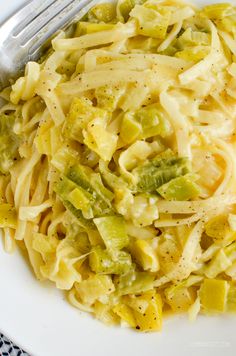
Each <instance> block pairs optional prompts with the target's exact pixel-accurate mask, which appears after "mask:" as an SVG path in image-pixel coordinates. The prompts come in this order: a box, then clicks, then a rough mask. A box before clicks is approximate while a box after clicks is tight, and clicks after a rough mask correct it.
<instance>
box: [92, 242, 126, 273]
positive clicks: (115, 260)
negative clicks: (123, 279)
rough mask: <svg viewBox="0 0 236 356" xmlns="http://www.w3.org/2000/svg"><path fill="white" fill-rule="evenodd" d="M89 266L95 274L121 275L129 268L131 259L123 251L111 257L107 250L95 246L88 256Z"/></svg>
mask: <svg viewBox="0 0 236 356" xmlns="http://www.w3.org/2000/svg"><path fill="white" fill-rule="evenodd" d="M89 265H90V267H91V270H92V271H93V272H95V273H106V274H109V273H111V274H123V273H126V272H128V271H129V269H130V268H131V266H132V264H131V257H130V255H129V254H128V253H127V252H125V251H116V254H115V257H112V256H111V255H110V254H109V253H108V252H107V250H105V249H102V248H101V247H100V246H95V247H93V248H92V250H91V254H90V255H89Z"/></svg>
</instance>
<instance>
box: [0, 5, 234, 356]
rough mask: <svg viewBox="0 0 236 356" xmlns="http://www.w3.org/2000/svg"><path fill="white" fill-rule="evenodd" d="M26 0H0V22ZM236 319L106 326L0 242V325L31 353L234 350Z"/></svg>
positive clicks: (184, 354) (135, 355)
mask: <svg viewBox="0 0 236 356" xmlns="http://www.w3.org/2000/svg"><path fill="white" fill-rule="evenodd" d="M195 2H196V3H199V4H203V3H204V0H199V1H195ZM209 2H213V1H212V0H209ZM23 3H24V0H9V1H8V2H7V1H6V0H0V22H1V21H2V20H3V19H4V18H6V17H7V16H8V15H9V14H10V13H12V11H13V10H15V9H17V8H18V7H19V5H21V4H23ZM235 325H236V317H233V316H222V317H203V316H202V317H199V318H198V320H197V321H196V322H195V323H190V322H188V320H186V318H185V317H176V318H169V319H167V320H165V321H164V327H163V331H162V333H152V334H141V333H140V334H138V333H135V332H133V331H130V330H128V329H121V328H109V327H106V326H104V325H103V324H102V323H100V322H98V321H96V320H94V319H92V318H91V317H90V316H88V315H87V314H84V313H81V312H79V311H78V310H77V309H74V308H73V307H71V306H70V305H69V304H68V303H67V301H66V300H65V297H64V295H63V293H60V292H58V291H57V290H56V289H55V288H54V287H53V286H51V285H48V284H45V283H39V282H37V281H36V280H35V278H34V276H33V275H32V274H31V272H30V269H29V267H28V265H27V263H26V262H25V260H24V259H23V257H22V256H20V254H19V253H18V252H17V253H15V255H14V256H11V255H7V254H6V253H5V252H4V251H3V248H2V244H1V243H0V330H1V332H3V333H4V334H5V335H7V336H8V337H9V338H11V339H12V340H14V341H15V342H16V343H17V344H18V345H20V346H21V347H23V348H24V349H25V350H27V351H28V352H29V353H30V354H31V355H33V356H108V355H109V356H123V355H124V356H126V355H129V356H145V355H147V356H157V355H160V356H172V355H173V356H195V355H196V356H199V355H201V356H222V355H223V354H224V353H225V354H226V355H227V356H233V355H235V350H236V338H235Z"/></svg>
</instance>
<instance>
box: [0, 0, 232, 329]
mask: <svg viewBox="0 0 236 356" xmlns="http://www.w3.org/2000/svg"><path fill="white" fill-rule="evenodd" d="M235 18H236V8H235V7H233V5H230V4H226V3H225V4H224V3H223V4H211V5H209V6H206V7H204V8H201V9H198V8H195V7H194V6H192V5H191V4H186V3H184V2H182V1H180V0H147V1H138V0H137V1H129V0H118V2H117V4H111V3H105V4H98V5H96V6H95V7H94V8H93V9H91V10H90V11H89V13H88V14H87V15H86V16H85V18H83V19H82V20H81V21H80V22H79V23H77V24H76V26H74V27H73V29H71V31H69V32H67V31H66V32H64V31H61V32H60V33H59V34H58V35H57V36H56V37H55V38H54V39H53V41H52V47H51V48H50V49H49V50H48V52H47V53H45V55H44V56H43V57H42V58H41V59H40V61H39V63H36V62H29V63H28V64H27V65H26V68H25V75H24V76H22V77H20V78H19V79H17V80H16V82H15V83H14V84H12V85H11V86H10V87H9V88H6V89H5V90H3V92H2V93H1V94H0V95H1V97H2V98H3V100H4V101H5V104H4V105H3V107H1V108H0V228H1V230H2V236H3V240H4V246H5V249H6V251H7V252H10V253H11V252H13V251H14V249H15V247H16V246H18V247H19V248H24V249H26V251H27V253H28V259H29V261H30V264H31V266H32V269H33V271H34V273H35V275H36V277H37V278H38V279H39V280H41V281H44V280H50V281H52V282H53V283H54V284H55V286H56V288H59V289H62V290H65V291H67V295H68V301H69V302H70V303H71V304H72V305H73V306H74V307H76V308H79V309H81V310H83V311H85V312H89V313H92V314H93V315H94V316H95V317H96V318H97V319H99V320H101V321H102V322H105V323H107V324H121V325H125V326H130V327H132V328H135V329H137V330H140V331H153V330H157V331H159V330H161V328H162V319H163V317H164V316H165V314H166V313H169V312H170V311H172V312H174V313H178V312H187V313H188V315H189V319H190V320H195V319H196V317H197V315H198V314H199V313H205V314H212V313H222V312H230V311H235V310H236V302H235V301H236V273H235V266H236V163H235V162H236V140H235V138H236V126H235V118H236V101H235V100H236V57H235V55H236V46H235V41H236V21H235ZM68 33H70V37H68Z"/></svg>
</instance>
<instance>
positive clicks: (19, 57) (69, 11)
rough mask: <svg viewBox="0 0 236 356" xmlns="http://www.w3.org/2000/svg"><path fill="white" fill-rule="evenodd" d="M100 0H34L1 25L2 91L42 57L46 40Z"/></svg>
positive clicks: (0, 74) (0, 69) (0, 83)
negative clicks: (31, 62)
mask: <svg viewBox="0 0 236 356" xmlns="http://www.w3.org/2000/svg"><path fill="white" fill-rule="evenodd" d="M98 2H99V1H98V0H43V1H42V0H31V1H28V2H27V3H26V5H25V6H24V7H23V8H21V9H20V10H19V11H18V12H16V13H15V14H14V15H13V16H12V17H10V18H9V19H8V20H7V21H6V22H5V23H3V24H2V25H1V26H0V90H1V89H3V88H4V87H6V86H7V85H9V83H10V80H11V79H14V78H17V76H19V74H20V72H21V71H22V69H23V68H24V66H25V64H26V63H27V62H28V61H31V60H37V59H39V57H40V55H41V54H42V48H43V45H44V44H45V42H46V41H47V40H48V39H50V38H51V37H52V36H53V34H55V33H56V31H57V30H59V29H60V28H65V27H66V26H67V25H69V24H70V23H72V22H73V21H77V20H79V19H81V18H82V17H83V16H84V15H85V14H86V13H87V12H88V11H89V9H91V7H92V6H94V5H95V4H97V3H98Z"/></svg>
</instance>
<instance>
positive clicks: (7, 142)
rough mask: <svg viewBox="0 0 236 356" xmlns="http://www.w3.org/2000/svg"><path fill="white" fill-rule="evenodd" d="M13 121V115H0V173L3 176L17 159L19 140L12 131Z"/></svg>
mask: <svg viewBox="0 0 236 356" xmlns="http://www.w3.org/2000/svg"><path fill="white" fill-rule="evenodd" d="M15 121H16V117H15V115H14V114H10V115H6V114H0V172H1V173H3V174H6V173H8V171H9V169H10V167H11V166H12V165H13V164H14V162H15V161H16V160H17V159H18V158H19V153H18V147H19V144H20V138H19V136H18V135H16V134H15V133H14V131H13V126H14V124H15Z"/></svg>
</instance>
